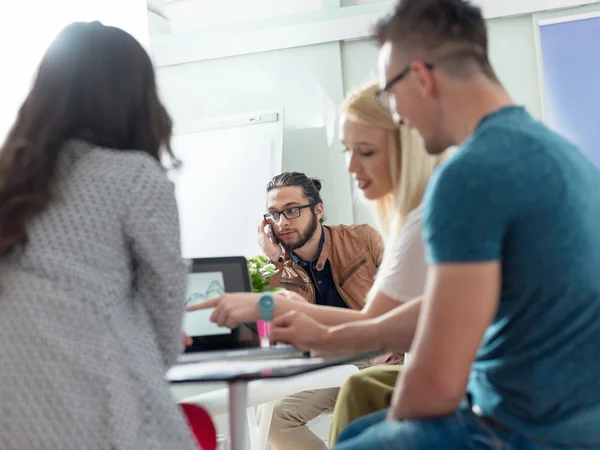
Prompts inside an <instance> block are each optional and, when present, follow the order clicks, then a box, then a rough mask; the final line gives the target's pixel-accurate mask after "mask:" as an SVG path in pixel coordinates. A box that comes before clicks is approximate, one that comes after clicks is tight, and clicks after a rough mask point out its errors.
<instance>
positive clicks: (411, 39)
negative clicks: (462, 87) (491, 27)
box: [375, 0, 497, 81]
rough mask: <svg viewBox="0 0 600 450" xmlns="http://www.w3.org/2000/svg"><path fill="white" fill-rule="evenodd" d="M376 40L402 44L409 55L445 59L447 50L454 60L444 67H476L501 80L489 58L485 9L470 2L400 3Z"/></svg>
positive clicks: (427, 0) (411, 0) (408, 0)
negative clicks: (438, 56)
mask: <svg viewBox="0 0 600 450" xmlns="http://www.w3.org/2000/svg"><path fill="white" fill-rule="evenodd" d="M375 39H376V40H377V41H378V42H379V44H380V45H383V44H384V43H385V42H392V43H400V44H401V45H402V46H403V47H405V48H406V49H407V50H408V51H409V52H410V51H420V52H422V53H425V54H426V55H427V56H433V55H434V54H436V53H439V54H440V56H441V58H445V56H446V55H445V54H444V53H445V52H444V51H443V50H444V49H447V50H448V54H447V56H452V57H453V58H448V60H447V61H445V64H444V65H445V66H448V63H450V70H452V69H453V68H454V69H455V70H454V71H455V72H461V71H462V72H466V71H469V69H471V68H473V67H475V68H476V69H477V70H478V71H481V72H483V73H485V75H487V76H488V77H489V78H490V79H492V80H494V81H497V78H496V75H495V74H494V71H493V70H492V67H491V65H490V63H489V58H488V36H487V28H486V24H485V20H484V19H483V15H482V14H481V9H480V8H478V7H477V6H474V5H473V4H472V3H471V2H469V1H466V0H399V2H398V4H397V5H396V7H395V9H394V12H393V13H392V14H391V15H390V16H388V17H386V18H384V19H382V20H381V21H380V22H379V23H378V24H377V25H376V27H375ZM453 61H454V62H456V63H457V64H455V65H454V67H452V64H451V63H452V62H453ZM465 61H467V62H468V63H471V64H468V63H465ZM473 63H474V64H473ZM461 69H462V70H461Z"/></svg>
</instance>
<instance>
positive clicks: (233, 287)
mask: <svg viewBox="0 0 600 450" xmlns="http://www.w3.org/2000/svg"><path fill="white" fill-rule="evenodd" d="M249 285H250V282H249V279H248V268H247V265H246V260H245V259H244V258H237V257H231V258H201V259H195V260H193V263H192V270H191V273H190V274H189V275H188V290H187V297H186V307H187V306H193V305H197V304H199V303H203V302H204V301H206V300H210V299H213V298H217V297H219V296H221V295H223V294H224V293H225V292H243V291H249V290H250V289H249V287H250V286H249ZM213 311H214V308H210V309H205V310H199V311H193V312H186V313H185V315H184V318H183V330H184V331H185V332H186V333H187V334H188V335H189V336H198V337H202V336H220V335H229V334H231V333H232V330H231V329H230V328H226V327H219V326H218V325H217V324H215V323H213V322H211V320H210V316H211V315H212V313H213Z"/></svg>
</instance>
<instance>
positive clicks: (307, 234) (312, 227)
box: [281, 212, 319, 252]
mask: <svg viewBox="0 0 600 450" xmlns="http://www.w3.org/2000/svg"><path fill="white" fill-rule="evenodd" d="M318 225H319V223H318V221H317V215H316V214H315V213H314V212H311V218H310V222H309V224H308V225H307V226H306V228H305V229H304V231H303V232H302V233H300V237H299V238H298V239H296V241H295V242H291V243H289V244H286V243H285V242H281V245H282V246H283V248H284V249H286V250H287V251H288V252H293V251H294V250H297V249H299V248H301V247H304V246H305V245H306V243H307V242H308V241H310V238H312V237H313V236H314V235H315V232H316V231H317V227H318Z"/></svg>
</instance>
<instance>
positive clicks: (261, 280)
mask: <svg viewBox="0 0 600 450" xmlns="http://www.w3.org/2000/svg"><path fill="white" fill-rule="evenodd" d="M248 273H249V274H250V283H251V285H252V291H253V292H265V291H277V290H279V289H269V278H271V277H272V276H273V275H275V274H276V273H277V268H276V267H275V265H274V264H273V263H272V262H271V261H269V258H267V257H266V256H264V255H258V256H253V257H252V258H248Z"/></svg>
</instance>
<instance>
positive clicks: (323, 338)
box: [269, 311, 329, 350]
mask: <svg viewBox="0 0 600 450" xmlns="http://www.w3.org/2000/svg"><path fill="white" fill-rule="evenodd" d="M328 335H329V329H328V327H326V326H325V325H322V324H320V323H319V322H317V321H316V320H314V319H312V318H310V317H309V316H307V315H306V314H304V313H301V312H297V311H290V312H288V313H287V314H283V315H282V316H280V317H278V318H276V319H275V320H273V322H271V334H270V335H269V339H270V340H271V342H281V343H284V344H291V345H293V346H295V347H298V348H300V349H302V350H327V337H328Z"/></svg>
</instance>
